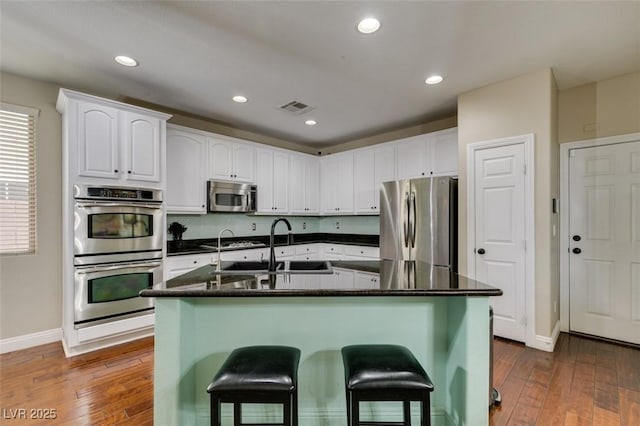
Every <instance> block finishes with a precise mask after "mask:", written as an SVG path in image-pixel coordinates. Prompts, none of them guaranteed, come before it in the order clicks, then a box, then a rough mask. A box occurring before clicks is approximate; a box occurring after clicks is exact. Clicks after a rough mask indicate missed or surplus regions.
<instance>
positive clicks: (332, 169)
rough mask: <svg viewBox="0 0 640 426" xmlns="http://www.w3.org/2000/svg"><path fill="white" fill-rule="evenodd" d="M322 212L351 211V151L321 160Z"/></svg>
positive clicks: (339, 212)
mask: <svg viewBox="0 0 640 426" xmlns="http://www.w3.org/2000/svg"><path fill="white" fill-rule="evenodd" d="M320 170H321V173H320V176H321V180H322V182H321V186H322V212H323V213H325V214H348V213H353V153H352V152H344V153H340V154H332V155H329V156H327V157H323V158H322V160H321V167H320Z"/></svg>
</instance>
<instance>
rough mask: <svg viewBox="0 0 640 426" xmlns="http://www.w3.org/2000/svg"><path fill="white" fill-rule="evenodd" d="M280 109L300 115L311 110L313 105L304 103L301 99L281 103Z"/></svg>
mask: <svg viewBox="0 0 640 426" xmlns="http://www.w3.org/2000/svg"><path fill="white" fill-rule="evenodd" d="M280 109H281V110H283V111H287V112H290V113H292V114H295V115H299V114H304V113H305V112H309V111H311V110H312V109H313V107H312V106H309V105H307V104H303V103H302V102H300V101H291V102H287V103H286V104H284V105H281V106H280Z"/></svg>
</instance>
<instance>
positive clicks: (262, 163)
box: [256, 149, 289, 214]
mask: <svg viewBox="0 0 640 426" xmlns="http://www.w3.org/2000/svg"><path fill="white" fill-rule="evenodd" d="M256 151H257V153H256V158H257V162H256V185H257V186H258V207H257V211H258V212H259V213H272V214H286V213H288V211H289V208H288V194H289V154H287V153H286V152H282V151H276V150H271V149H257V150H256Z"/></svg>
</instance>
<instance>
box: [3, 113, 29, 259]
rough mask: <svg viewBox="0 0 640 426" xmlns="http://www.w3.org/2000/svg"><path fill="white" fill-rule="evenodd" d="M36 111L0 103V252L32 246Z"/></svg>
mask: <svg viewBox="0 0 640 426" xmlns="http://www.w3.org/2000/svg"><path fill="white" fill-rule="evenodd" d="M37 115H38V110H36V109H32V108H26V107H21V106H17V105H11V104H6V103H4V102H2V103H0V254H26V253H34V252H35V249H36V169H35V137H36V135H35V133H36V132H35V118H36V116H37Z"/></svg>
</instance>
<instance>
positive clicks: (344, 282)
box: [320, 268, 355, 290]
mask: <svg viewBox="0 0 640 426" xmlns="http://www.w3.org/2000/svg"><path fill="white" fill-rule="evenodd" d="M354 279H355V271H352V270H349V269H342V268H333V274H330V275H322V276H321V277H320V285H321V288H322V289H323V290H326V289H338V290H339V289H343V290H344V289H350V288H353V282H354Z"/></svg>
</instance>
